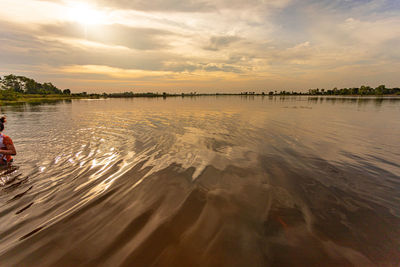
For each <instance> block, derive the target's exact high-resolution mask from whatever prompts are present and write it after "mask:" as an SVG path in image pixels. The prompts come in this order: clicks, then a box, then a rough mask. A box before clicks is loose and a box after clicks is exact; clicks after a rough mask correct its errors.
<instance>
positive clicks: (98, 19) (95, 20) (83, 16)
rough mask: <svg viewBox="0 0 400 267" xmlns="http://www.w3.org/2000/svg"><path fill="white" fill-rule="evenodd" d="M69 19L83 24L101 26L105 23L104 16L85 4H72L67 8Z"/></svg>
mask: <svg viewBox="0 0 400 267" xmlns="http://www.w3.org/2000/svg"><path fill="white" fill-rule="evenodd" d="M69 18H70V20H72V21H75V22H78V23H81V24H84V25H89V24H90V25H93V24H103V23H105V22H106V19H107V17H106V14H104V13H103V12H101V11H99V10H96V9H95V8H94V7H92V6H90V5H89V4H87V3H81V2H80V3H74V4H71V5H70V7H69Z"/></svg>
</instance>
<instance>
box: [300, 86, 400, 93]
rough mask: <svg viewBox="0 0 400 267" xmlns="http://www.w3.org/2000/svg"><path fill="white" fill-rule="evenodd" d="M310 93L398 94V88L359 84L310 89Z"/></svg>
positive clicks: (399, 91)
mask: <svg viewBox="0 0 400 267" xmlns="http://www.w3.org/2000/svg"><path fill="white" fill-rule="evenodd" d="M308 92H309V94H310V95H400V88H386V86H385V85H379V86H378V87H376V88H372V87H369V86H365V85H363V86H361V87H360V88H356V87H355V88H342V89H338V88H333V89H332V90H325V89H318V88H317V89H310V90H308Z"/></svg>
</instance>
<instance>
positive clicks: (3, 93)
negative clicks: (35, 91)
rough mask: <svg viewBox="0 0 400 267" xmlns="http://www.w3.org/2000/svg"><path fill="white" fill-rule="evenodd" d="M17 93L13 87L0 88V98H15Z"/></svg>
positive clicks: (9, 99)
mask: <svg viewBox="0 0 400 267" xmlns="http://www.w3.org/2000/svg"><path fill="white" fill-rule="evenodd" d="M17 99H18V94H17V93H16V92H15V91H14V90H13V89H5V90H0V100H7V101H12V100H17Z"/></svg>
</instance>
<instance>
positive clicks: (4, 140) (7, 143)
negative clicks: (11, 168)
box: [0, 116, 17, 165]
mask: <svg viewBox="0 0 400 267" xmlns="http://www.w3.org/2000/svg"><path fill="white" fill-rule="evenodd" d="M6 121H7V119H6V117H4V116H3V117H1V118H0V164H1V165H6V164H9V163H10V162H12V161H13V158H12V156H13V155H16V154H17V151H16V150H15V147H14V143H13V141H12V140H11V138H10V137H8V136H7V135H5V134H3V133H2V132H3V130H4V123H5V122H6Z"/></svg>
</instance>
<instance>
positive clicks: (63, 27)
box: [40, 22, 174, 50]
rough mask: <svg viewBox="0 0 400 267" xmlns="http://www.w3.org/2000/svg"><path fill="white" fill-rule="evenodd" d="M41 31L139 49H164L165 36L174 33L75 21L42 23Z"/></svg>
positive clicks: (165, 45)
mask: <svg viewBox="0 0 400 267" xmlns="http://www.w3.org/2000/svg"><path fill="white" fill-rule="evenodd" d="M40 31H41V33H42V34H48V35H56V36H59V37H69V38H77V39H85V40H89V41H94V42H99V43H103V44H108V45H121V46H126V47H128V48H131V49H138V50H156V49H158V50H160V49H164V48H166V47H167V46H168V44H167V43H166V41H165V37H166V36H168V37H171V36H173V35H174V34H173V33H171V32H169V31H166V30H159V29H152V28H137V27H129V26H125V25H121V24H111V25H88V26H83V25H81V24H79V23H73V22H64V23H58V24H47V25H42V26H41V27H40Z"/></svg>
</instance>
